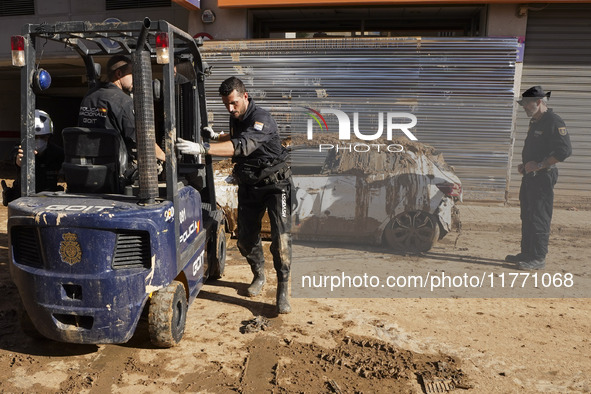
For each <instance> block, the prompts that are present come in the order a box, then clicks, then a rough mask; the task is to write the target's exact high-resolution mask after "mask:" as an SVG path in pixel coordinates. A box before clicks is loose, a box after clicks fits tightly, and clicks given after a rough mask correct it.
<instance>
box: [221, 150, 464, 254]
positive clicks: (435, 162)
mask: <svg viewBox="0 0 591 394" xmlns="http://www.w3.org/2000/svg"><path fill="white" fill-rule="evenodd" d="M398 145H399V146H400V147H401V148H402V149H400V150H399V151H397V152H390V151H387V150H382V151H378V152H376V151H372V152H363V151H362V152H357V151H355V150H354V149H340V150H339V149H331V150H329V151H328V152H326V153H325V154H324V155H323V158H322V162H321V163H320V164H319V165H318V164H315V165H316V166H317V168H316V169H314V168H313V167H314V166H315V165H314V164H310V163H313V162H314V160H310V157H312V156H313V152H312V150H311V149H310V147H309V146H308V147H301V146H293V145H292V147H291V149H292V153H297V154H292V170H293V183H294V191H293V193H292V200H293V201H292V205H293V206H294V209H293V211H292V217H293V222H292V234H293V237H294V240H305V241H327V242H347V243H357V244H366V245H367V244H372V245H383V246H385V247H386V248H388V249H391V250H393V251H397V252H411V253H419V252H426V251H428V250H430V249H431V248H432V247H433V245H435V243H436V242H437V241H438V240H440V239H441V238H443V237H444V236H445V235H446V234H447V233H448V232H450V231H451V230H452V229H454V228H459V224H460V222H459V211H458V208H457V206H456V204H457V203H458V202H459V201H461V199H462V184H461V181H460V179H459V178H458V177H457V176H456V175H455V173H454V171H453V168H452V167H450V166H449V165H447V164H446V163H445V161H444V159H443V156H442V155H441V154H437V153H436V151H435V149H434V148H433V147H430V146H428V145H425V144H422V143H419V142H416V141H404V142H400V143H399V144H398ZM306 149H307V150H308V154H306V153H304V154H302V151H304V152H305V151H306ZM231 179H232V177H231V165H228V163H226V165H222V166H220V165H218V166H217V171H216V189H217V192H218V196H219V197H218V203H219V204H220V205H221V206H222V208H223V209H224V211H225V212H226V217H227V218H229V219H228V227H229V228H228V230H229V231H231V232H233V231H235V226H236V222H235V220H233V218H235V217H236V208H237V197H236V190H237V186H236V185H233V184H231ZM265 227H267V230H268V221H265V220H263V232H264V231H265Z"/></svg>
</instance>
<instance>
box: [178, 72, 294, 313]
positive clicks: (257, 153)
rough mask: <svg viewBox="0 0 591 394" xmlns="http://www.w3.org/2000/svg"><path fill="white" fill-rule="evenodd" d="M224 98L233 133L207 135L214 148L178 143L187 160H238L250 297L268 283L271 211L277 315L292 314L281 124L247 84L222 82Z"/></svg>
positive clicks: (241, 237)
mask: <svg viewBox="0 0 591 394" xmlns="http://www.w3.org/2000/svg"><path fill="white" fill-rule="evenodd" d="M219 93H220V96H221V97H222V101H223V102H224V105H225V106H226V109H227V110H228V112H229V113H230V133H229V134H227V133H226V134H224V133H216V132H214V131H213V130H212V129H211V128H209V127H206V128H205V129H204V130H205V131H206V132H207V133H209V137H210V139H212V140H214V141H218V143H213V144H211V145H209V144H208V143H203V144H198V143H194V142H190V141H185V140H182V139H180V138H179V139H178V143H177V148H178V149H179V151H180V152H181V153H184V154H194V155H198V154H210V155H214V156H228V157H232V161H233V162H234V163H235V164H234V172H233V175H234V178H235V179H236V180H237V182H238V185H239V186H238V242H237V244H238V249H239V250H240V253H241V254H242V255H243V256H244V257H246V260H247V261H248V263H249V264H250V267H251V270H252V272H253V274H254V278H253V281H252V283H251V284H250V286H249V287H248V290H247V293H248V295H249V296H251V297H254V296H257V295H259V294H260V293H261V290H262V288H263V285H264V283H265V270H264V265H265V259H264V255H263V246H262V243H261V221H262V218H263V215H264V214H265V211H267V212H268V214H269V219H270V222H271V238H272V239H271V247H270V250H271V254H272V255H273V265H274V267H275V271H276V273H277V311H278V312H279V313H289V312H291V306H290V304H289V297H288V281H289V272H290V265H291V233H290V226H291V170H290V168H289V165H288V162H287V160H288V152H287V150H286V149H285V148H284V147H283V146H282V145H281V140H280V137H279V133H278V132H277V123H275V120H274V119H273V117H272V116H271V114H270V113H269V112H267V111H265V110H264V109H262V108H260V107H258V106H257V105H256V104H255V102H254V101H253V100H252V98H250V97H248V93H247V91H246V88H245V86H244V84H243V83H242V81H241V80H240V79H238V78H235V77H231V78H228V79H227V80H225V81H224V82H222V84H221V85H220V88H219Z"/></svg>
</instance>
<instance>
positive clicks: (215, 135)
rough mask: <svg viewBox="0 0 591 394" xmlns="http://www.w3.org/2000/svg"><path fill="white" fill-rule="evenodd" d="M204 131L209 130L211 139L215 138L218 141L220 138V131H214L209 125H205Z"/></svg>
mask: <svg viewBox="0 0 591 394" xmlns="http://www.w3.org/2000/svg"><path fill="white" fill-rule="evenodd" d="M203 130H204V131H207V132H208V133H209V139H210V140H214V141H217V140H218V139H219V138H220V133H216V132H215V131H213V129H212V128H211V127H209V126H205V127H204V128H203Z"/></svg>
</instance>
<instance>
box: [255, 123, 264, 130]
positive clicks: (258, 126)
mask: <svg viewBox="0 0 591 394" xmlns="http://www.w3.org/2000/svg"><path fill="white" fill-rule="evenodd" d="M264 125H265V124H264V123H262V122H254V129H255V130H257V131H261V130H262V129H263V126H264Z"/></svg>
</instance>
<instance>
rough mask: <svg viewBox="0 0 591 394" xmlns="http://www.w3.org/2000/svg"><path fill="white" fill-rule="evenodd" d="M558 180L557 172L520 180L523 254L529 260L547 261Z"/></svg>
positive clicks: (551, 171)
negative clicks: (555, 188)
mask: <svg viewBox="0 0 591 394" xmlns="http://www.w3.org/2000/svg"><path fill="white" fill-rule="evenodd" d="M557 179H558V169H557V168H550V169H548V170H546V171H541V172H538V173H536V175H533V174H531V173H530V174H528V175H525V176H524V177H523V179H522V180H521V189H520V190H519V203H520V205H521V253H522V254H524V255H526V256H527V257H528V258H529V259H535V260H541V259H545V258H546V254H547V253H548V239H549V238H550V222H551V221H552V206H553V204H554V185H555V184H556V180H557Z"/></svg>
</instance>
